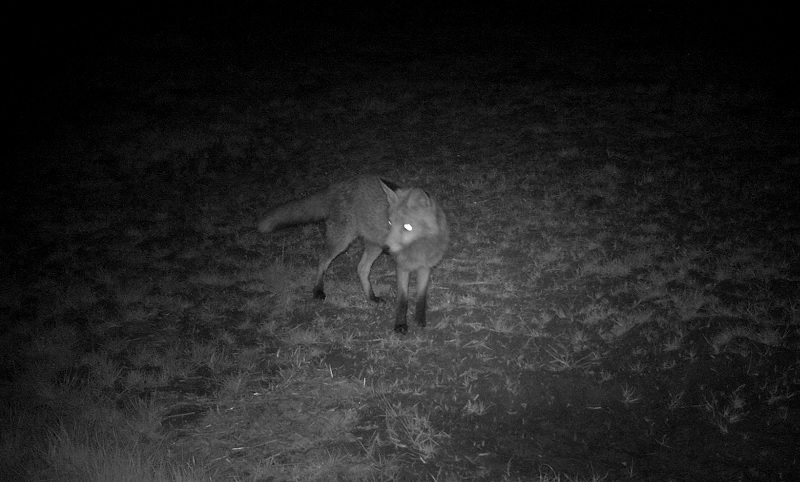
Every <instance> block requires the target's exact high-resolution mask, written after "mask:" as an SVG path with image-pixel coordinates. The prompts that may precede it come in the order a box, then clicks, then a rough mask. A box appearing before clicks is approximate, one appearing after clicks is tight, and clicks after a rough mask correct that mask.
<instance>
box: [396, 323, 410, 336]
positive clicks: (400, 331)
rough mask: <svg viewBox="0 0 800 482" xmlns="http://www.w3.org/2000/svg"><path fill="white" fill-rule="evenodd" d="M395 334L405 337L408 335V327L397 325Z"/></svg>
mask: <svg viewBox="0 0 800 482" xmlns="http://www.w3.org/2000/svg"><path fill="white" fill-rule="evenodd" d="M394 332H395V333H397V334H398V335H405V334H406V333H408V325H396V326H395V327H394Z"/></svg>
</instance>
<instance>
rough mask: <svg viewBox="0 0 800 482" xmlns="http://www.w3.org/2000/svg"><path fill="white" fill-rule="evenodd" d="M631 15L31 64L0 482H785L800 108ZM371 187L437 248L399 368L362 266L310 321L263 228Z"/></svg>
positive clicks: (311, 307) (765, 81)
mask: <svg viewBox="0 0 800 482" xmlns="http://www.w3.org/2000/svg"><path fill="white" fill-rule="evenodd" d="M393 5H394V4H393ZM550 13H552V12H550ZM640 13H641V16H637V15H633V14H631V16H630V18H627V17H626V18H621V19H620V18H617V17H614V16H609V17H608V18H606V17H603V18H602V19H601V20H602V21H599V22H597V23H594V22H592V21H591V18H590V17H591V15H590V14H587V15H586V16H581V15H576V16H572V15H567V14H563V13H560V15H561V16H560V17H558V18H559V22H558V23H554V24H550V23H549V22H548V21H546V19H543V18H541V17H539V18H538V20H536V21H534V20H531V21H530V22H531V23H528V21H527V20H525V21H523V20H522V19H520V18H514V16H513V15H506V16H500V15H499V14H498V17H496V18H495V17H492V16H491V14H490V13H486V15H488V16H489V18H488V20H486V22H483V21H481V14H480V13H479V14H477V16H470V17H467V16H465V17H463V18H462V17H459V16H458V15H455V14H453V12H449V14H453V15H449V14H448V16H447V18H448V20H446V21H445V20H442V19H441V16H437V15H440V14H441V12H438V11H433V10H428V11H425V10H423V11H421V13H419V14H418V15H410V14H409V15H407V16H403V17H402V19H403V21H402V22H400V21H398V22H392V21H389V20H387V18H388V17H387V16H389V15H390V14H389V13H385V14H382V13H377V12H373V14H367V13H364V14H360V16H359V15H354V16H352V17H351V16H349V15H344V14H342V15H341V16H337V17H335V18H334V19H333V20H330V19H329V20H324V19H320V18H317V17H315V19H314V21H313V22H312V24H309V25H306V24H303V23H302V22H301V20H298V18H300V19H302V18H304V17H302V16H300V17H298V16H291V15H289V14H286V15H287V16H286V17H281V18H286V19H289V18H290V19H292V20H291V21H288V20H287V23H283V22H281V21H279V20H274V19H273V20H270V18H267V16H264V14H263V13H262V14H261V15H259V16H256V17H253V18H248V17H246V16H232V15H229V16H222V17H219V18H217V17H215V16H214V15H211V14H210V13H209V12H204V13H203V14H202V15H200V14H198V16H197V17H190V19H189V20H184V21H178V20H175V21H174V22H172V21H168V20H164V21H163V23H161V24H157V23H151V24H148V26H147V28H144V27H142V28H141V29H136V28H133V27H131V25H130V24H125V27H126V30H125V31H126V34H125V35H114V34H113V30H114V28H113V26H108V25H107V26H105V27H104V28H102V29H99V30H96V31H94V32H96V33H97V35H98V37H94V36H92V35H89V34H85V35H79V36H78V37H77V38H73V39H72V41H71V42H65V43H64V44H63V45H59V44H57V43H48V44H46V45H47V48H46V49H44V50H43V51H42V52H45V54H42V55H41V56H39V57H37V58H34V57H32V56H24V55H21V56H20V58H21V60H20V69H19V71H18V83H19V86H18V87H19V88H18V89H17V94H18V95H16V97H15V99H14V100H13V102H12V103H13V107H14V114H15V116H16V118H15V119H14V120H13V121H12V122H13V123H14V124H15V125H16V130H15V132H14V133H13V137H14V141H13V142H14V147H13V151H14V153H13V156H12V158H11V159H12V160H11V161H9V164H10V165H11V167H12V170H13V173H14V174H13V175H11V176H9V177H7V179H6V180H5V181H4V185H5V187H4V188H3V199H2V209H1V210H0V212H1V213H2V216H3V219H4V221H3V224H4V226H5V228H4V229H3V234H2V235H1V241H2V248H3V256H2V269H3V272H4V273H6V276H5V277H4V278H5V280H4V281H3V282H2V288H1V289H0V291H2V292H3V294H2V298H1V299H0V315H2V317H3V320H4V321H3V325H2V347H1V348H2V351H3V365H2V373H3V375H2V383H3V385H2V386H3V393H4V394H5V395H4V397H3V398H4V400H5V401H4V402H3V404H2V408H3V411H2V412H3V421H4V424H5V425H6V426H8V427H14V429H13V430H9V431H8V432H7V433H6V435H4V436H3V439H2V442H3V444H2V445H3V447H4V448H3V450H4V452H3V453H4V454H5V455H4V457H3V458H4V459H5V461H6V462H5V464H6V467H4V468H3V471H2V472H0V475H3V474H5V476H8V477H14V478H15V480H22V479H30V480H45V479H50V480H111V479H110V478H108V474H110V473H115V472H118V471H121V470H122V468H121V467H124V464H123V465H114V464H113V463H111V462H109V464H110V467H111V468H108V467H106V468H103V470H105V472H104V471H103V470H101V469H100V468H98V467H97V465H96V464H95V465H92V464H91V463H90V462H87V460H88V459H94V460H96V459H97V455H96V454H97V453H98V452H91V451H89V452H88V453H90V454H94V455H93V456H91V457H89V456H86V457H83V458H81V457H78V456H77V455H75V454H76V453H78V450H77V448H76V447H81V448H82V450H83V449H86V447H90V448H89V449H86V450H92V447H93V450H98V448H97V443H95V442H92V441H91V440H105V439H104V438H103V437H108V440H113V442H108V443H107V444H102V445H101V446H102V447H105V449H102V450H101V453H103V454H105V456H107V457H108V454H109V453H111V452H112V451H111V449H108V447H111V446H119V447H122V448H130V447H135V450H134V449H131V451H133V452H136V451H141V452H142V454H144V455H143V456H142V460H144V461H145V462H144V467H145V468H144V469H143V472H142V473H144V474H147V475H146V476H142V477H144V478H141V479H139V480H162V479H166V480H264V481H266V480H298V479H305V480H623V479H626V480H642V481H644V480H653V481H656V480H658V481H662V480H663V481H667V480H674V481H689V480H709V481H711V480H720V481H723V480H724V481H729V480H763V481H776V480H787V481H788V480H798V479H800V458H799V457H798V453H800V452H798V450H797V447H799V446H800V428H799V427H800V396H798V393H799V391H800V352H799V351H798V349H799V348H800V315H799V313H800V216H798V214H797V213H798V212H800V196H798V192H800V191H798V188H800V182H798V181H800V135H798V133H800V111H799V110H798V103H797V102H796V100H797V99H796V97H794V95H795V90H796V83H793V82H794V81H793V80H792V79H791V77H787V76H788V73H787V72H785V71H784V70H783V69H782V68H781V66H780V64H779V62H778V61H776V60H774V59H773V58H771V57H770V56H769V55H764V54H763V52H764V51H768V50H759V49H760V47H761V46H762V44H759V45H758V46H753V45H750V44H748V42H747V41H746V40H741V39H740V40H738V41H737V42H738V43H737V42H733V43H731V42H730V40H731V38H733V37H731V32H729V31H727V30H725V31H722V30H720V31H716V30H706V29H704V28H703V27H702V25H700V23H701V22H699V21H698V22H697V23H696V24H691V25H687V26H684V27H681V28H678V27H676V23H678V21H677V20H676V19H672V20H663V19H661V18H660V17H659V12H655V13H654V12H652V11H650V12H649V13H648V12H647V11H642V12H640ZM612 17H613V18H616V20H614V21H613V22H612V21H611V20H610V19H611V18H612ZM526 18H527V17H526ZM365 24H369V25H370V27H369V28H366V27H364V28H362V27H363V25H365ZM384 27H385V28H384ZM64 29H65V30H63V31H61V33H62V34H64V35H66V34H70V33H75V32H73V31H71V30H69V27H64ZM731 30H733V27H731ZM99 39H110V40H113V41H109V42H103V41H101V40H99ZM37 45H38V46H39V47H40V48H41V47H42V45H45V44H44V43H43V41H42V42H40V43H39V44H37ZM794 80H796V79H794ZM367 172H371V173H379V174H381V175H383V176H386V177H387V178H388V179H392V180H394V181H396V182H398V183H399V184H401V185H412V186H420V187H424V188H425V189H427V190H429V192H431V193H433V194H435V195H436V198H437V199H438V200H440V202H441V204H442V205H443V206H444V208H445V211H446V212H447V215H448V219H449V222H450V226H451V229H452V231H453V236H452V241H451V247H450V249H449V251H448V254H447V256H446V258H445V260H444V261H443V262H442V264H441V265H440V266H439V267H437V269H436V270H435V271H434V274H433V281H432V288H431V292H430V296H429V326H427V327H426V328H424V329H423V328H420V327H416V326H411V327H410V330H409V333H408V334H407V335H396V334H394V333H392V331H391V320H392V317H393V310H394V307H393V304H392V302H393V300H394V281H393V280H394V278H393V276H394V267H393V263H392V261H391V259H389V258H388V257H386V256H384V257H381V258H380V259H379V260H378V262H377V263H376V265H375V267H374V268H373V279H374V280H375V282H376V285H377V286H378V290H379V293H378V294H379V295H380V294H383V295H384V298H386V299H387V301H388V302H387V303H382V304H380V305H373V304H371V303H369V302H367V301H365V300H363V295H362V293H361V289H360V285H359V283H358V277H357V275H356V264H357V262H358V261H357V260H358V259H359V256H360V250H359V245H358V243H356V244H355V245H354V246H352V247H351V248H350V249H349V250H348V251H347V252H346V253H345V254H343V255H342V256H341V257H339V258H338V259H337V260H335V261H334V263H333V264H332V265H331V269H330V271H329V272H328V275H327V277H326V282H327V286H326V288H327V290H328V299H327V300H326V301H324V302H320V301H316V300H313V299H312V298H311V278H312V275H313V272H314V270H315V266H316V259H317V254H318V253H319V252H320V250H321V249H322V245H323V237H322V227H321V226H320V225H313V224H312V225H307V226H298V227H290V228H286V229H283V230H280V231H277V232H275V233H271V234H270V235H268V236H264V235H259V234H258V233H257V232H256V230H255V223H256V220H257V219H258V217H259V216H261V215H263V214H264V213H265V212H266V211H267V210H268V209H269V208H270V207H273V206H275V205H278V204H280V203H282V202H286V201H288V200H291V199H295V198H297V197H302V196H305V195H307V194H310V193H312V192H314V191H316V190H318V189H321V188H323V187H324V186H326V185H327V184H329V183H330V182H333V181H335V180H337V179H343V178H346V177H348V176H352V175H355V174H361V173H367ZM70 427H72V428H70ZM87 427H88V428H87ZM85 433H89V434H92V436H90V437H86V440H87V441H86V442H79V441H80V440H83V439H81V435H80V434H85ZM24 434H34V435H32V436H23V435H24ZM97 434H102V436H98V435H97ZM121 434H125V435H124V436H123V435H121ZM93 443H94V444H95V445H93ZM19 447H23V448H19ZM81 453H84V452H81ZM136 453H138V452H136ZM10 454H11V455H10ZM65 454H67V455H65ZM104 460H106V459H104ZM108 460H110V458H109V459H108ZM115 460H116V459H115ZM126 470H130V469H126ZM159 470H162V471H164V470H165V471H166V472H163V473H166V474H167V475H165V476H163V477H162V476H160V475H158V474H161V473H162V472H159ZM187 470H188V471H189V472H186V471H187ZM181 471H184V472H181ZM104 474H105V475H104ZM5 476H4V477H5ZM7 480H12V479H10V478H9V479H7ZM113 480H133V479H124V478H114V479H113Z"/></svg>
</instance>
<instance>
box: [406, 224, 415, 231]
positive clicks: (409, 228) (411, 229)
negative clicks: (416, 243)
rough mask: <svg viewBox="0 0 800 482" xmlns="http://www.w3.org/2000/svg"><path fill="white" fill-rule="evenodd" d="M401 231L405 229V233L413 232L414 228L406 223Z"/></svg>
mask: <svg viewBox="0 0 800 482" xmlns="http://www.w3.org/2000/svg"><path fill="white" fill-rule="evenodd" d="M403 229H405V230H406V231H413V230H414V226H412V225H410V224H408V223H406V224H404V225H403Z"/></svg>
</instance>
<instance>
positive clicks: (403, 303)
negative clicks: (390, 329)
mask: <svg viewBox="0 0 800 482" xmlns="http://www.w3.org/2000/svg"><path fill="white" fill-rule="evenodd" d="M408 275H409V271H407V270H403V269H400V268H399V267H398V268H397V315H396V316H395V319H394V332H395V333H399V334H401V335H402V334H405V333H407V332H408V325H407V324H406V312H407V311H408Z"/></svg>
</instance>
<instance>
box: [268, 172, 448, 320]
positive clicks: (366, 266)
mask: <svg viewBox="0 0 800 482" xmlns="http://www.w3.org/2000/svg"><path fill="white" fill-rule="evenodd" d="M323 220H324V221H325V249H324V251H323V253H322V256H321V257H320V260H319V265H318V267H317V274H316V277H315V279H314V289H313V294H314V297H315V298H318V299H325V290H324V281H323V279H324V276H325V272H326V271H327V269H328V266H330V264H331V261H333V259H334V258H336V257H337V256H338V255H339V254H341V253H342V252H343V251H344V250H346V249H347V247H348V246H349V245H350V244H351V243H352V242H353V241H354V240H355V239H356V238H361V239H362V241H363V243H364V252H363V254H362V255H361V261H359V263H358V276H359V278H360V280H361V287H362V289H363V290H364V294H365V295H366V296H367V299H369V300H370V301H374V302H379V301H382V300H381V299H380V298H378V297H377V296H375V292H374V290H373V288H372V283H371V282H370V279H369V274H370V270H371V268H372V264H373V263H374V262H375V260H376V259H377V258H378V256H380V255H381V253H382V252H384V251H386V252H388V253H389V254H391V256H392V257H393V258H394V259H395V262H396V264H397V314H396V317H395V325H394V330H395V331H396V332H398V333H406V332H407V331H408V325H407V324H406V312H407V311H408V284H409V277H410V274H411V272H415V273H416V277H417V285H416V286H417V299H416V309H415V312H414V318H415V321H416V323H417V324H418V325H419V326H425V323H426V317H425V311H426V306H427V293H428V284H429V281H430V274H431V269H432V268H433V267H435V266H436V265H437V264H439V262H440V261H441V259H442V257H443V256H444V253H445V251H446V250H447V246H448V243H449V238H450V231H449V229H448V226H447V219H446V217H445V214H444V211H443V210H442V209H441V207H439V205H438V204H437V203H436V202H435V200H434V199H433V198H432V197H431V196H429V195H428V194H427V193H426V192H425V191H423V190H422V189H419V188H402V187H400V186H398V185H396V184H394V183H392V182H390V181H386V180H384V179H381V178H380V177H378V176H359V177H354V178H351V179H348V180H345V181H342V182H338V183H335V184H332V185H330V186H328V188H326V189H324V190H322V191H320V192H318V193H316V194H312V195H310V196H308V197H306V198H303V199H298V200H296V201H291V202H289V203H287V204H284V205H282V206H279V207H277V208H275V209H273V210H272V211H271V212H269V213H268V214H267V215H266V216H265V217H264V218H263V219H261V221H259V223H258V230H259V231H260V232H262V233H269V232H272V231H274V230H275V229H277V228H280V227H282V226H288V225H293V224H303V223H310V222H315V221H323Z"/></svg>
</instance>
